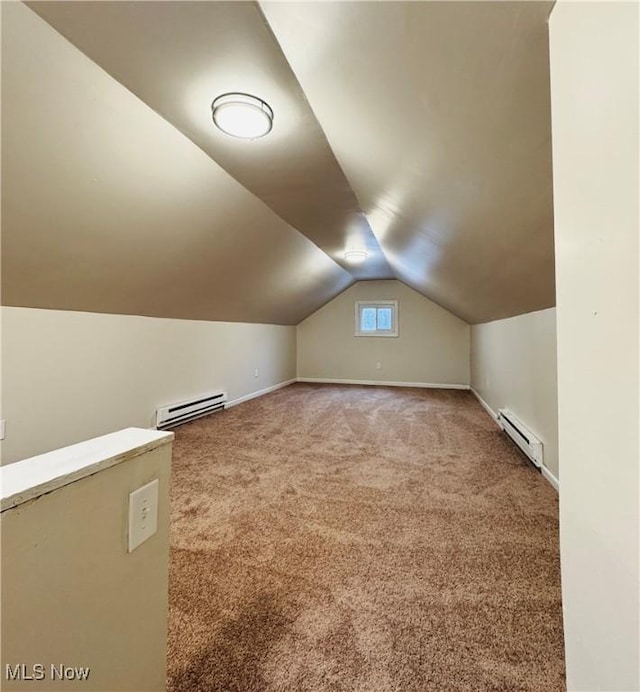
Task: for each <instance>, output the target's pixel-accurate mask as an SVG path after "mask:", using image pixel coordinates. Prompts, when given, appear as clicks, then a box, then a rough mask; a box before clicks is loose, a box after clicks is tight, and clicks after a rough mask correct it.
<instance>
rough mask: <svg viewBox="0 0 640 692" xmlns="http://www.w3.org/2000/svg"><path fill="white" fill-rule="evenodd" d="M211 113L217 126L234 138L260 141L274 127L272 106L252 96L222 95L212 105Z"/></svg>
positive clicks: (241, 94) (239, 94)
mask: <svg viewBox="0 0 640 692" xmlns="http://www.w3.org/2000/svg"><path fill="white" fill-rule="evenodd" d="M211 113H212V117H213V122H214V123H215V124H216V126H217V127H218V128H219V129H220V130H222V131H223V132H224V133H226V134H228V135H231V136H232V137H239V138H241V139H258V138H259V137H264V136H265V135H267V134H269V132H271V128H272V127H273V110H272V109H271V106H269V104H268V103H266V101H263V100H262V99H259V98H258V97H257V96H251V95H250V94H243V93H239V92H238V93H230V94H222V95H221V96H218V97H217V98H216V99H215V100H214V101H213V103H212V104H211Z"/></svg>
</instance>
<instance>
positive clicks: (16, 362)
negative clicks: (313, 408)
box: [2, 307, 296, 463]
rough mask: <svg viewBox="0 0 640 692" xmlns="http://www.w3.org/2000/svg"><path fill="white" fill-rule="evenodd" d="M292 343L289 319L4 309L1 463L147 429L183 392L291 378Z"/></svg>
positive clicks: (237, 389)
mask: <svg viewBox="0 0 640 692" xmlns="http://www.w3.org/2000/svg"><path fill="white" fill-rule="evenodd" d="M295 341H296V333H295V327H285V326H276V325H267V324H244V323H225V322H198V321H191V320H172V319H158V318H150V317H135V316H130V315H105V314H96V313H83V312H68V311H58V310H39V309H28V308H9V307H3V308H2V371H3V379H2V416H3V417H4V418H5V419H6V421H7V423H6V425H7V430H6V439H5V440H4V441H3V442H2V462H3V463H9V462H11V461H16V460H17V459H23V458H25V457H28V456H32V455H34V454H40V453H42V452H46V451H49V450H51V449H55V448H58V447H63V446H66V445H68V444H72V443H74V442H80V441H82V440H86V439H88V438H90V437H95V436H97V435H102V434H105V433H108V432H112V431H114V430H119V429H120V428H126V427H130V426H137V427H143V428H146V427H151V426H152V425H153V420H154V419H153V416H154V412H155V409H156V408H157V407H158V406H160V405H163V404H167V403H172V402H175V401H179V400H181V399H183V398H186V397H189V396H193V395H197V394H202V393H205V392H208V391H211V390H214V389H218V388H224V389H225V390H226V391H227V392H228V393H229V398H230V400H234V399H238V398H240V397H243V396H247V395H250V394H251V393H253V392H257V391H260V390H262V389H265V388H268V387H271V386H273V385H276V384H278V383H280V382H284V381H287V380H290V379H293V378H295V376H296V347H295ZM255 368H258V377H254V370H255Z"/></svg>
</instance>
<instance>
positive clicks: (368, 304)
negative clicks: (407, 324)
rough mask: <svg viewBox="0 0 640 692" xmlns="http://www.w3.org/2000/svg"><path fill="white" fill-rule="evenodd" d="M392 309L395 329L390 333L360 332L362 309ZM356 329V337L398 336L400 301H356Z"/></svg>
mask: <svg viewBox="0 0 640 692" xmlns="http://www.w3.org/2000/svg"><path fill="white" fill-rule="evenodd" d="M389 306H390V307H392V308H393V329H391V330H390V331H375V332H362V331H360V309H361V308H363V307H378V308H383V307H389ZM355 318H356V329H355V336H373V337H376V338H378V337H381V336H382V337H389V336H391V337H395V336H398V321H399V320H398V301H397V300H356V315H355Z"/></svg>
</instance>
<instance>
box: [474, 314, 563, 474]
mask: <svg viewBox="0 0 640 692" xmlns="http://www.w3.org/2000/svg"><path fill="white" fill-rule="evenodd" d="M471 386H472V387H473V389H474V390H475V391H476V392H477V393H478V394H479V396H480V397H482V399H483V400H484V401H485V403H486V404H487V405H488V406H489V407H490V408H491V409H492V410H493V412H494V413H497V412H498V409H500V408H508V409H510V410H511V411H513V413H514V414H515V415H516V416H517V417H518V418H520V420H522V422H523V423H525V424H526V425H527V426H528V427H529V428H530V429H531V430H532V431H533V432H534V433H535V434H536V435H537V436H538V437H539V438H540V440H541V441H542V442H543V444H544V465H545V466H546V467H547V468H548V469H549V471H551V473H552V474H553V475H554V476H555V478H556V479H557V478H559V468H558V383H557V376H556V311H555V308H550V309H548V310H539V311H538V312H530V313H527V314H526V315H518V316H517V317H511V318H509V319H506V320H497V321H496V322H488V323H486V324H476V325H473V326H472V327H471Z"/></svg>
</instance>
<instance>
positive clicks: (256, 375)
mask: <svg viewBox="0 0 640 692" xmlns="http://www.w3.org/2000/svg"><path fill="white" fill-rule="evenodd" d="M253 376H254V377H258V368H256V369H255V370H254V371H253Z"/></svg>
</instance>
